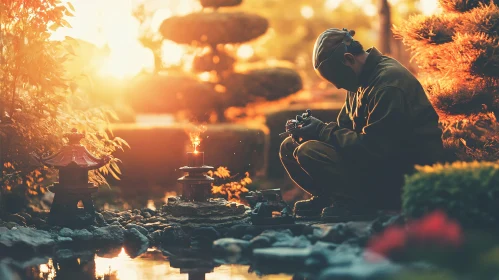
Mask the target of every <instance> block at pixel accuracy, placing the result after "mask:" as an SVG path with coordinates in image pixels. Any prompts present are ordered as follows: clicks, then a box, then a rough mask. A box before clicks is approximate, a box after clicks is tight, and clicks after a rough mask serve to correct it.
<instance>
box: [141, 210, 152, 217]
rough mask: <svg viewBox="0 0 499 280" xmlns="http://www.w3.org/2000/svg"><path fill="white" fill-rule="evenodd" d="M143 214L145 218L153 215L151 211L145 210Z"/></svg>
mask: <svg viewBox="0 0 499 280" xmlns="http://www.w3.org/2000/svg"><path fill="white" fill-rule="evenodd" d="M142 216H144V218H146V219H148V218H151V217H152V215H151V213H149V212H144V213H143V214H142Z"/></svg>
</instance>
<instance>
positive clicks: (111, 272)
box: [2, 248, 292, 280]
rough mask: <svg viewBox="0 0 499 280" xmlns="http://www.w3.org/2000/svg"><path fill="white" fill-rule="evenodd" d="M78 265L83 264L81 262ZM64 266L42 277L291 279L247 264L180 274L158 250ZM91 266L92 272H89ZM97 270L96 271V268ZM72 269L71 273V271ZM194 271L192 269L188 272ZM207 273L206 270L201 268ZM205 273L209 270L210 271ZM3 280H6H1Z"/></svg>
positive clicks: (45, 268) (43, 268)
mask: <svg viewBox="0 0 499 280" xmlns="http://www.w3.org/2000/svg"><path fill="white" fill-rule="evenodd" d="M78 263H80V261H79V259H78ZM61 265H63V264H58V268H59V270H58V272H56V268H55V267H54V265H53V262H52V260H49V261H48V263H46V264H41V265H40V266H39V269H38V272H39V274H40V275H39V278H37V279H44V280H54V279H57V277H58V276H60V277H63V278H64V279H68V278H67V277H70V276H75V277H76V279H83V278H78V277H82V276H83V274H81V273H82V271H83V273H84V276H85V278H84V279H99V280H156V279H169V280H187V279H194V280H197V279H206V280H223V279H231V280H253V279H254V280H256V279H259V280H270V279H272V280H284V279H286V280H289V279H290V278H291V277H292V276H290V275H285V274H279V275H267V276H257V275H256V274H255V273H250V272H248V270H249V266H247V265H221V266H218V267H215V268H213V269H212V270H211V272H208V273H206V274H204V276H203V274H193V275H191V276H189V275H188V274H186V273H184V271H182V272H181V269H180V268H175V267H172V266H171V265H170V262H169V261H168V259H167V258H166V257H164V256H163V255H162V254H161V253H160V252H158V251H154V250H152V251H149V252H148V253H146V254H145V255H144V256H143V257H138V258H133V259H132V258H130V257H129V256H128V254H127V253H126V252H125V249H124V248H122V249H121V251H120V253H119V254H118V255H117V256H116V257H114V258H104V257H99V256H97V255H95V258H93V259H92V261H91V262H90V263H86V262H84V265H85V266H86V267H87V268H83V269H82V270H81V271H79V269H77V270H72V268H71V266H70V267H68V266H66V268H65V272H64V274H61V275H57V274H59V272H60V273H63V270H64V269H63V268H62V267H61ZM88 267H89V268H90V269H88ZM94 268H95V269H94ZM68 269H69V271H68ZM189 270H190V271H192V269H189ZM202 270H204V269H202ZM204 271H210V269H209V268H207V270H204ZM2 280H3V279H2Z"/></svg>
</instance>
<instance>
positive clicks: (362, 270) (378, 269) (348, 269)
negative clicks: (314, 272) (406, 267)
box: [319, 259, 402, 280]
mask: <svg viewBox="0 0 499 280" xmlns="http://www.w3.org/2000/svg"><path fill="white" fill-rule="evenodd" d="M401 269H402V268H401V267H400V266H399V265H396V264H393V263H391V262H389V261H386V260H385V261H379V262H376V263H370V262H365V261H363V260H361V259H359V260H358V261H357V262H355V263H353V264H352V265H349V266H335V267H330V268H327V269H325V270H324V271H322V273H321V274H320V276H319V280H326V279H345V280H368V279H372V280H375V279H392V278H391V277H393V276H394V275H395V274H397V273H398V272H400V271H401ZM393 279H396V278H393Z"/></svg>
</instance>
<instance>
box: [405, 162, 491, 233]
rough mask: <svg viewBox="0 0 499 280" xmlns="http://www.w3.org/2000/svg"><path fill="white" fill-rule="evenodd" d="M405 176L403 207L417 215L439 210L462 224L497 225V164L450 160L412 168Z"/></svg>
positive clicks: (480, 226)
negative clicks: (413, 169)
mask: <svg viewBox="0 0 499 280" xmlns="http://www.w3.org/2000/svg"><path fill="white" fill-rule="evenodd" d="M416 168H417V171H418V172H416V173H414V174H412V175H409V176H407V177H406V182H405V185H404V189H403V194H402V201H403V210H404V212H405V214H406V215H407V216H408V217H414V218H417V217H421V216H423V215H424V214H426V213H428V212H431V211H433V210H437V209H438V210H443V211H445V212H446V213H447V215H449V217H452V218H454V219H456V220H458V221H459V222H460V223H461V224H462V225H464V226H466V227H473V228H474V227H478V228H484V227H487V228H488V227H497V226H498V225H499V223H498V222H499V203H498V202H499V163H498V162H476V161H475V162H454V163H452V164H445V165H443V164H436V165H433V166H419V167H416Z"/></svg>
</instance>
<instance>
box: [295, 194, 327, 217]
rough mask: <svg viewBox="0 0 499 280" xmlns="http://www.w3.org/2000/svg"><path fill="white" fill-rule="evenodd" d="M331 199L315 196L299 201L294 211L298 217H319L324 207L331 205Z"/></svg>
mask: <svg viewBox="0 0 499 280" xmlns="http://www.w3.org/2000/svg"><path fill="white" fill-rule="evenodd" d="M331 202H332V201H331V199H329V198H324V197H321V196H313V197H312V198H311V199H307V200H301V201H297V202H296V203H295V207H294V209H293V212H294V214H295V217H296V218H298V219H299V218H319V217H320V216H321V213H322V209H324V207H327V206H331Z"/></svg>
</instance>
